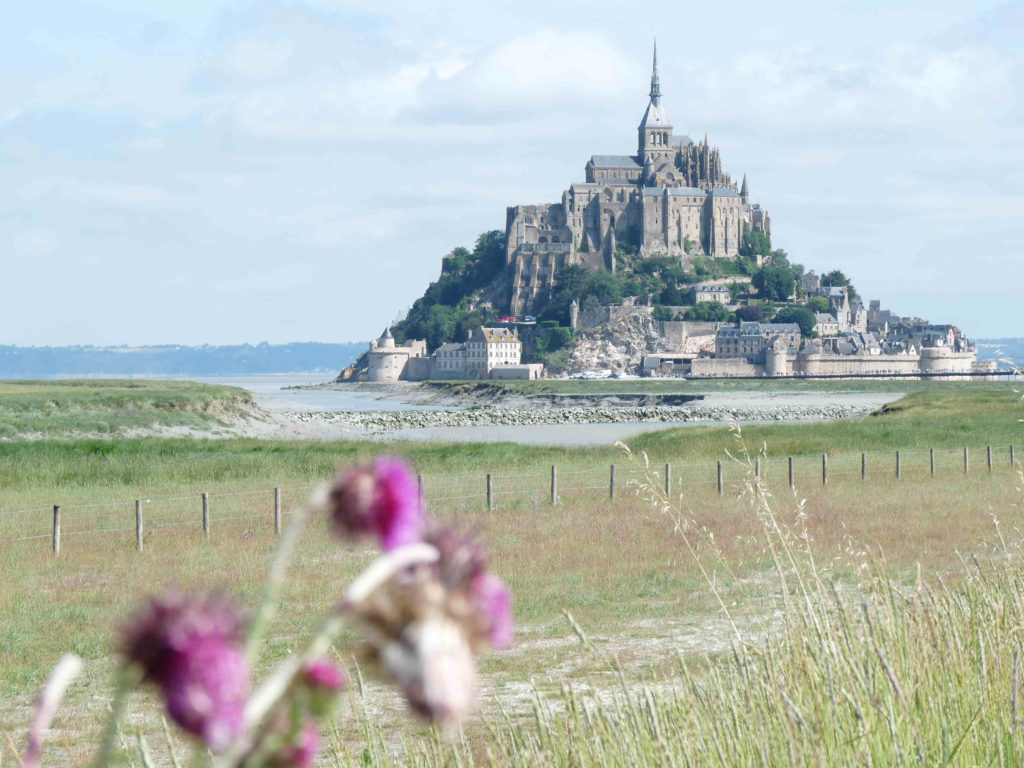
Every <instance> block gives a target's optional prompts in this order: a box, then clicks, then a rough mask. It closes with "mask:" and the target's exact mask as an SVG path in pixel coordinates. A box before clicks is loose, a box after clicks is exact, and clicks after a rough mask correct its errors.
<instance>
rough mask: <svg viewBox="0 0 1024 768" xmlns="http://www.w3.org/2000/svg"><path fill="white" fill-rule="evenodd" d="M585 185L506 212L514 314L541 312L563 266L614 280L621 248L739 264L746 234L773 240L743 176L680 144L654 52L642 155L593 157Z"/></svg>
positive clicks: (640, 133)
mask: <svg viewBox="0 0 1024 768" xmlns="http://www.w3.org/2000/svg"><path fill="white" fill-rule="evenodd" d="M585 178H586V180H585V181H584V182H578V183H574V184H572V185H571V186H570V187H569V189H568V190H566V191H565V192H563V193H562V199H561V202H558V203H547V204H543V205H517V206H513V207H510V208H509V209H508V213H507V217H506V230H505V231H506V236H507V243H508V245H507V264H508V269H509V273H510V277H511V280H512V300H511V310H510V311H511V313H512V314H513V315H519V314H522V313H530V312H533V311H534V309H535V305H537V306H540V305H541V304H542V303H543V301H544V300H545V299H546V298H547V296H548V294H549V291H550V289H551V287H552V286H553V285H554V284H555V282H556V280H557V274H558V271H559V270H561V269H563V268H564V267H566V266H569V265H572V264H582V265H585V266H586V267H588V268H590V269H595V270H597V269H607V270H611V271H614V270H615V267H616V265H615V252H616V249H617V248H619V247H620V246H622V247H624V248H627V249H631V250H638V251H639V253H640V254H641V255H642V256H652V255H669V256H678V257H680V259H682V260H685V259H686V258H687V256H690V255H701V254H703V255H709V256H714V257H724V258H729V259H735V258H737V257H738V255H739V247H740V241H741V239H742V236H743V230H744V227H750V228H751V229H752V230H753V231H756V232H763V233H765V234H769V235H770V233H771V220H770V218H769V217H768V214H767V213H766V212H765V211H764V210H762V209H761V208H760V207H759V206H757V205H752V204H751V202H750V190H749V187H748V185H747V179H746V177H745V176H744V177H743V182H742V184H740V185H737V184H736V183H735V182H734V181H732V179H731V178H730V177H729V176H728V174H726V173H725V172H724V171H723V169H722V158H721V155H720V153H719V151H718V149H717V147H712V146H711V145H710V144H708V139H707V136H705V137H704V140H703V141H702V142H701V141H698V142H695V141H694V140H693V139H691V138H690V137H689V136H685V135H683V136H677V135H674V133H673V128H672V124H671V122H670V121H669V118H668V114H667V113H666V111H665V108H664V107H663V106H662V104H661V82H660V80H659V77H658V51H657V46H655V49H654V63H653V68H652V73H651V90H650V100H649V101H648V104H647V109H646V111H645V112H644V115H643V118H642V119H641V121H640V125H639V126H638V127H637V151H636V154H635V155H593V156H592V157H591V158H590V160H589V161H588V162H587V164H586V167H585Z"/></svg>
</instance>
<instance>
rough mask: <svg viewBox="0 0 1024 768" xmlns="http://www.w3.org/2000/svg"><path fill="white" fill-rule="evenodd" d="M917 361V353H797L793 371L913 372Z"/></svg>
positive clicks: (840, 373)
mask: <svg viewBox="0 0 1024 768" xmlns="http://www.w3.org/2000/svg"><path fill="white" fill-rule="evenodd" d="M919 363H920V358H919V357H918V356H917V355H798V356H797V358H796V360H795V361H794V363H793V371H794V372H795V373H805V374H809V375H823V376H864V375H866V374H875V375H877V374H886V373H901V374H913V373H919V372H920V370H921V369H920V365H919ZM968 370H970V369H969V368H968Z"/></svg>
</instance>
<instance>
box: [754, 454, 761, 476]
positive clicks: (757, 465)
mask: <svg viewBox="0 0 1024 768" xmlns="http://www.w3.org/2000/svg"><path fill="white" fill-rule="evenodd" d="M754 477H756V478H757V479H758V480H760V479H761V457H760V456H758V457H757V458H756V459H754Z"/></svg>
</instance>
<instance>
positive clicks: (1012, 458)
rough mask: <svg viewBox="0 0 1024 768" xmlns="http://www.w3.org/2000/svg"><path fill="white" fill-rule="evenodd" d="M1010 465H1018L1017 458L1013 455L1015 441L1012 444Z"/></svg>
mask: <svg viewBox="0 0 1024 768" xmlns="http://www.w3.org/2000/svg"><path fill="white" fill-rule="evenodd" d="M1010 466H1011V467H1016V466H1017V460H1016V458H1015V457H1014V455H1013V443H1011V444H1010Z"/></svg>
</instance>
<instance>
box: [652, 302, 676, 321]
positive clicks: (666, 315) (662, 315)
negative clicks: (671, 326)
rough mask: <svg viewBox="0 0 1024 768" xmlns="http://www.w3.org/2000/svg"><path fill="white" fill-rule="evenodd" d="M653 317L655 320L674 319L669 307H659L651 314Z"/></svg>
mask: <svg viewBox="0 0 1024 768" xmlns="http://www.w3.org/2000/svg"><path fill="white" fill-rule="evenodd" d="M651 317H653V318H654V319H655V320H671V319H672V317H673V315H672V310H671V309H669V308H668V307H663V306H660V305H659V306H656V307H655V308H654V312H653V313H652V314H651Z"/></svg>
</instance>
